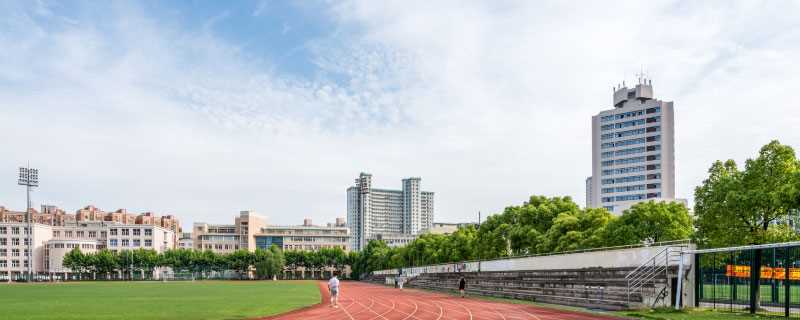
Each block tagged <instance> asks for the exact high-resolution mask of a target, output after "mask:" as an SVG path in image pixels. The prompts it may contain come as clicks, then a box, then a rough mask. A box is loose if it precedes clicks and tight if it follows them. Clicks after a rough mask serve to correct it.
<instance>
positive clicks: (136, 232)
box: [133, 229, 142, 236]
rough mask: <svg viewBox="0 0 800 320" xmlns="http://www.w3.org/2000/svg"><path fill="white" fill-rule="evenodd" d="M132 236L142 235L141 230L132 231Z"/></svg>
mask: <svg viewBox="0 0 800 320" xmlns="http://www.w3.org/2000/svg"><path fill="white" fill-rule="evenodd" d="M133 235H134V236H140V235H142V229H133Z"/></svg>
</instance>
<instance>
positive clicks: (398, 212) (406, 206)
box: [347, 172, 434, 251]
mask: <svg viewBox="0 0 800 320" xmlns="http://www.w3.org/2000/svg"><path fill="white" fill-rule="evenodd" d="M420 182H421V179H420V178H418V177H415V178H407V179H403V181H402V189H401V190H389V189H378V188H373V187H372V175H371V174H368V173H363V172H362V173H361V174H360V175H359V177H358V179H356V180H355V185H354V186H352V187H350V188H348V189H347V225H348V227H349V228H350V235H351V248H352V249H353V250H356V251H358V250H361V249H362V248H363V247H364V246H366V244H367V242H369V240H372V239H378V236H379V235H381V238H385V239H395V238H396V239H408V238H409V237H411V238H412V239H413V237H414V236H416V235H419V234H420V233H423V232H425V231H427V230H428V229H430V228H431V227H432V226H433V217H434V209H433V192H429V191H422V190H421V187H420Z"/></svg>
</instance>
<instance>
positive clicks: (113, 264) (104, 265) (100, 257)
mask: <svg viewBox="0 0 800 320" xmlns="http://www.w3.org/2000/svg"><path fill="white" fill-rule="evenodd" d="M93 257H94V258H93V259H92V261H93V265H94V269H95V271H96V272H97V273H100V274H104V275H105V276H106V279H108V278H109V275H110V274H111V273H112V272H114V271H115V270H117V267H118V265H117V261H118V260H117V255H116V254H115V253H114V252H111V251H109V250H108V249H102V250H100V251H97V253H95V254H94V255H93Z"/></svg>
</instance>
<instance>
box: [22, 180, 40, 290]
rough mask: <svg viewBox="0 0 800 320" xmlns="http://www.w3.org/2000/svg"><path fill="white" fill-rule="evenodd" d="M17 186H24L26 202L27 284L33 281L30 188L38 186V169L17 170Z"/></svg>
mask: <svg viewBox="0 0 800 320" xmlns="http://www.w3.org/2000/svg"><path fill="white" fill-rule="evenodd" d="M17 184H19V185H21V186H25V189H26V191H27V193H26V194H27V201H26V202H25V228H27V240H28V246H27V247H28V256H27V258H28V282H31V281H33V212H31V188H35V187H38V186H39V169H32V168H31V167H30V165H28V166H27V167H20V168H19V181H18V182H17Z"/></svg>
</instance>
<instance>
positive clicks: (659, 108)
mask: <svg viewBox="0 0 800 320" xmlns="http://www.w3.org/2000/svg"><path fill="white" fill-rule="evenodd" d="M646 112H647V114H653V113H659V112H661V107H655V108H648V109H647V111H646Z"/></svg>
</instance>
